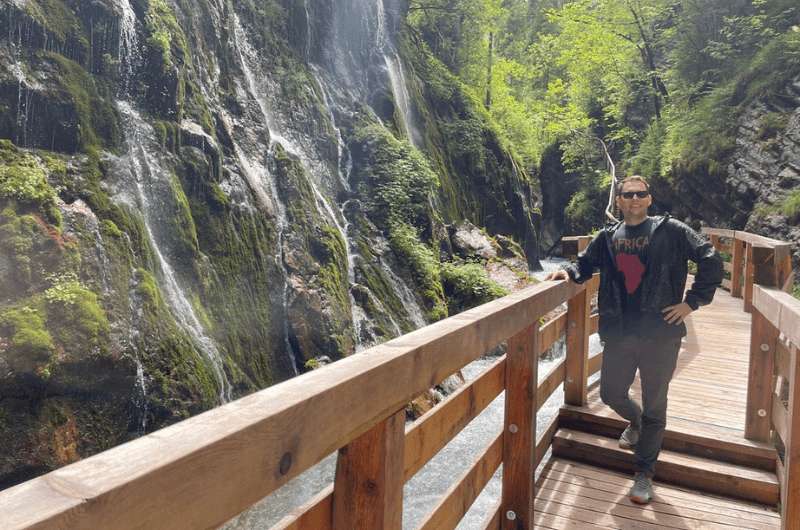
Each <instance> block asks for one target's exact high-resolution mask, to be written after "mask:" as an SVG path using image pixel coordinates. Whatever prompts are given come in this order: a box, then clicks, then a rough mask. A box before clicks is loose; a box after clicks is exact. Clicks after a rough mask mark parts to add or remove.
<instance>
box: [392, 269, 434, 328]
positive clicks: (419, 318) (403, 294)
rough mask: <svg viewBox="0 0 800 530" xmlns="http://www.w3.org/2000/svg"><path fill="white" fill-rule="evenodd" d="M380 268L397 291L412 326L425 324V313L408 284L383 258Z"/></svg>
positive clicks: (419, 326)
mask: <svg viewBox="0 0 800 530" xmlns="http://www.w3.org/2000/svg"><path fill="white" fill-rule="evenodd" d="M381 268H382V269H383V272H385V273H386V276H387V277H388V279H389V282H390V283H391V284H392V287H393V289H394V292H395V293H397V295H398V296H399V297H400V301H401V302H403V307H404V308H405V310H406V312H407V313H408V317H409V318H410V319H411V322H412V323H413V324H414V326H415V327H417V328H421V327H424V326H426V325H427V324H428V323H427V322H426V321H425V313H424V312H423V311H422V308H421V307H420V306H419V303H417V298H416V296H415V295H414V292H413V291H412V290H411V288H410V287H409V286H408V284H406V282H405V281H403V279H402V278H400V277H399V276H398V275H396V274H395V273H394V271H393V270H392V268H391V267H390V266H389V265H388V264H387V263H386V262H384V261H383V260H381Z"/></svg>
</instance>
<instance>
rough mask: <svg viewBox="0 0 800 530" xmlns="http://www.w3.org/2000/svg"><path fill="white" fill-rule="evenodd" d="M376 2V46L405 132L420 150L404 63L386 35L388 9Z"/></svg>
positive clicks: (381, 2)
mask: <svg viewBox="0 0 800 530" xmlns="http://www.w3.org/2000/svg"><path fill="white" fill-rule="evenodd" d="M374 1H375V5H376V7H377V9H376V11H377V24H376V29H377V30H376V37H375V40H376V45H377V46H378V49H379V50H380V52H381V54H382V55H383V61H384V64H385V65H386V72H387V73H388V75H389V85H390V87H391V89H392V96H393V97H394V101H395V103H396V104H397V107H398V109H399V110H400V120H401V121H402V126H403V132H405V134H406V137H407V138H408V141H409V142H411V145H413V146H414V147H416V148H418V149H419V148H420V146H421V145H422V142H421V135H420V133H419V129H418V128H417V126H416V123H415V120H414V117H413V115H412V110H411V96H410V95H409V93H408V81H407V80H406V74H405V71H404V70H403V61H402V60H401V59H400V54H399V53H398V52H397V48H396V47H395V45H394V43H393V42H392V39H391V38H390V36H389V35H388V34H387V33H386V8H385V7H384V5H383V1H384V0H374Z"/></svg>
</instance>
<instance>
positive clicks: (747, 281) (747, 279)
mask: <svg viewBox="0 0 800 530" xmlns="http://www.w3.org/2000/svg"><path fill="white" fill-rule="evenodd" d="M744 256H745V260H744V311H745V313H750V312H751V311H752V310H753V273H754V268H753V245H751V244H750V243H747V244H746V245H745V252H744Z"/></svg>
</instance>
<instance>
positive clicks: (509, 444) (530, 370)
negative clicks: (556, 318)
mask: <svg viewBox="0 0 800 530" xmlns="http://www.w3.org/2000/svg"><path fill="white" fill-rule="evenodd" d="M538 351H539V323H538V322H534V323H533V324H531V325H530V326H528V327H527V328H525V329H524V330H523V331H521V332H520V333H518V334H516V335H514V336H513V337H511V338H510V339H509V340H508V350H507V353H506V407H505V423H504V426H503V427H504V429H503V494H502V499H503V500H502V504H501V509H500V520H501V528H504V529H515V530H517V529H523V528H524V529H526V530H527V529H532V528H533V502H534V498H535V491H534V483H533V476H534V473H535V472H536V457H535V450H536V409H537V406H536V388H537V386H538V370H537V366H538V355H537V354H536V352H538Z"/></svg>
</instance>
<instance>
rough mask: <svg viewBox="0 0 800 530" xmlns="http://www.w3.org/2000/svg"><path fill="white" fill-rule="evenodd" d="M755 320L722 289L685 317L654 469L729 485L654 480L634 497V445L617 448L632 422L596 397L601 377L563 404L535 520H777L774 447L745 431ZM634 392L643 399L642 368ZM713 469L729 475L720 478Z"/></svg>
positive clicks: (637, 523)
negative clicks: (649, 498)
mask: <svg viewBox="0 0 800 530" xmlns="http://www.w3.org/2000/svg"><path fill="white" fill-rule="evenodd" d="M750 326H751V315H750V314H748V313H745V312H744V310H743V302H742V300H741V299H737V298H734V297H732V296H731V295H730V293H729V292H727V291H724V290H722V289H719V290H718V291H717V293H716V296H715V298H714V302H713V303H712V304H711V305H709V306H706V307H703V308H701V310H700V311H697V312H695V313H694V314H692V315H691V316H690V318H689V319H688V321H687V328H688V334H687V336H686V337H685V338H684V341H683V344H682V347H681V353H680V355H679V358H678V365H677V367H676V370H675V375H674V378H673V380H672V383H671V385H670V391H669V405H668V409H667V435H666V437H665V441H664V447H665V450H664V451H663V452H662V454H661V456H660V458H659V466H660V467H657V473H658V475H657V479H658V478H660V477H663V478H665V479H666V480H668V481H669V482H673V483H678V484H681V483H686V482H689V483H693V484H697V487H699V488H705V489H707V490H709V491H718V492H719V491H726V492H727V491H729V492H730V495H726V496H723V497H721V496H718V495H714V494H712V493H709V492H708V491H705V492H704V491H700V490H699V489H689V488H686V487H680V486H675V485H670V486H668V485H665V484H660V483H658V480H657V482H656V487H655V492H656V496H655V500H654V502H653V503H652V504H651V505H650V506H647V507H645V508H642V507H639V506H636V505H634V504H632V503H631V502H630V501H629V500H628V499H627V496H626V493H627V491H628V488H630V486H631V483H632V478H631V470H632V455H631V454H630V453H629V452H626V451H621V450H619V449H618V447H617V443H616V440H615V437H616V436H618V433H619V430H620V429H621V428H622V427H624V426H625V425H626V423H625V422H624V421H622V419H621V418H620V417H619V416H618V415H617V414H616V413H614V412H613V411H612V410H611V409H609V408H608V407H607V406H606V405H605V404H604V403H603V402H602V401H601V400H600V388H599V384H597V383H595V384H594V385H592V386H591V387H590V389H589V392H588V396H587V401H588V402H587V405H586V406H584V407H577V406H569V405H565V406H564V408H563V409H562V411H561V414H562V420H564V421H563V422H562V424H561V427H562V429H561V431H559V433H558V434H557V435H556V439H555V441H554V446H553V447H554V452H555V454H556V455H557V456H556V457H555V458H554V459H553V460H552V461H551V462H549V463H548V464H547V465H546V467H545V468H544V469H543V471H542V474H541V478H540V480H539V488H540V489H539V490H538V492H537V497H536V510H537V525H539V526H541V527H542V528H594V527H604V528H636V529H649V528H727V529H731V528H780V525H781V521H780V515H779V514H778V513H777V511H776V509H775V505H776V503H777V499H776V498H775V495H776V492H777V477H776V476H775V468H774V462H775V459H776V456H777V455H776V453H775V449H774V447H773V446H772V445H771V444H767V443H760V442H754V441H750V440H746V439H745V438H744V427H745V411H746V407H747V379H748V365H749V362H750V361H749V355H750V331H751V327H750ZM631 394H632V396H633V397H634V399H636V400H637V401H640V402H641V387H640V382H639V378H638V376H637V378H636V379H635V381H634V384H633V386H632V388H631ZM572 429H577V430H572ZM688 453H691V454H688ZM703 456H709V457H710V458H709V459H704V458H703ZM567 458H572V459H578V460H582V461H584V462H587V463H578V462H576V461H574V460H569V459H567ZM590 464H595V465H599V466H602V467H594V466H593V465H590ZM612 469H616V470H617V471H613V470H612ZM714 473H717V474H718V475H719V476H723V475H724V476H725V477H726V478H723V479H719V478H715V477H714V476H713V474H714ZM734 477H735V478H734ZM728 479H730V481H728ZM745 483H746V484H748V486H746V487H747V488H750V487H752V488H753V492H754V493H753V494H752V495H741V493H742V492H741V491H738V490H739V489H740V488H744V486H743V484H745ZM735 496H744V497H748V498H751V499H753V498H758V497H760V498H762V499H763V500H764V503H763V504H755V503H751V502H747V501H741V500H735V499H733V498H732V497H735ZM728 497H729V498H728ZM766 499H772V500H770V501H767V500H766Z"/></svg>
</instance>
